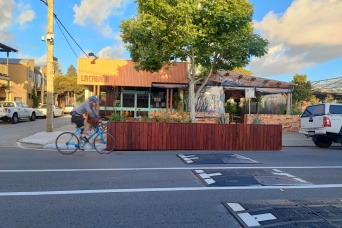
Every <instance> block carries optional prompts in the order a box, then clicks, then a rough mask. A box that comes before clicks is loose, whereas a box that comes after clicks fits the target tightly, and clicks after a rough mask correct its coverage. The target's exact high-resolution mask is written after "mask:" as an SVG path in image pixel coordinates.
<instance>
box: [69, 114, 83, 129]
mask: <svg viewBox="0 0 342 228" xmlns="http://www.w3.org/2000/svg"><path fill="white" fill-rule="evenodd" d="M71 122H72V123H74V124H76V126H77V127H78V128H80V127H83V126H84V117H83V116H81V115H80V116H72V117H71Z"/></svg>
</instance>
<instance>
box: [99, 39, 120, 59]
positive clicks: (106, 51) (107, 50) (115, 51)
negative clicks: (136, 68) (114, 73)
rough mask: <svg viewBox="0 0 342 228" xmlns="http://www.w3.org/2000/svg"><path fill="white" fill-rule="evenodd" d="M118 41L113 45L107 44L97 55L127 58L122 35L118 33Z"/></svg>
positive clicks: (108, 57)
mask: <svg viewBox="0 0 342 228" xmlns="http://www.w3.org/2000/svg"><path fill="white" fill-rule="evenodd" d="M115 39H116V41H117V42H115V44H114V45H113V46H107V47H104V48H102V49H101V50H100V51H99V53H98V54H97V56H98V57H99V58H103V59H126V53H125V52H126V49H125V47H124V43H123V42H122V40H121V37H120V36H119V35H117V36H116V37H115Z"/></svg>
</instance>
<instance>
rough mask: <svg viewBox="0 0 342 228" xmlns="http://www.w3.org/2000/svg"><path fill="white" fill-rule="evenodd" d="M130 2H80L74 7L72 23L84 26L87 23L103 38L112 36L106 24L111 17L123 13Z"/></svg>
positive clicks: (87, 0) (116, 0) (114, 0)
mask: <svg viewBox="0 0 342 228" xmlns="http://www.w3.org/2000/svg"><path fill="white" fill-rule="evenodd" d="M130 1H131V0H96V1H94V0H81V3H80V4H79V5H74V7H73V10H74V12H75V14H74V23H75V24H78V25H81V26H85V25H87V24H88V22H90V23H92V24H94V25H95V26H96V29H97V30H98V31H99V32H100V33H101V35H102V36H103V37H105V38H111V37H113V36H114V31H113V30H112V28H111V27H110V25H109V23H108V19H109V18H110V17H111V16H113V15H121V14H123V13H124V10H125V7H126V5H127V4H128V3H129V2H130Z"/></svg>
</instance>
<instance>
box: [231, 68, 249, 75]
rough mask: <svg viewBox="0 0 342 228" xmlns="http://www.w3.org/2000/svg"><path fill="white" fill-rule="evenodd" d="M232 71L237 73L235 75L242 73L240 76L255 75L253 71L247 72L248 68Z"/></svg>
mask: <svg viewBox="0 0 342 228" xmlns="http://www.w3.org/2000/svg"><path fill="white" fill-rule="evenodd" d="M232 71H233V72H235V73H240V74H243V75H248V76H252V75H253V73H252V71H249V70H247V69H246V68H243V67H238V68H234V69H233V70H232Z"/></svg>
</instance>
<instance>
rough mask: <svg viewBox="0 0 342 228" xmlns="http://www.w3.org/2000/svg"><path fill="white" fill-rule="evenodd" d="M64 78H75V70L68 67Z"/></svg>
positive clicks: (72, 67) (71, 66)
mask: <svg viewBox="0 0 342 228" xmlns="http://www.w3.org/2000/svg"><path fill="white" fill-rule="evenodd" d="M65 75H66V76H77V70H76V68H75V67H74V66H73V65H70V66H69V67H68V69H67V72H66V74H65Z"/></svg>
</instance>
